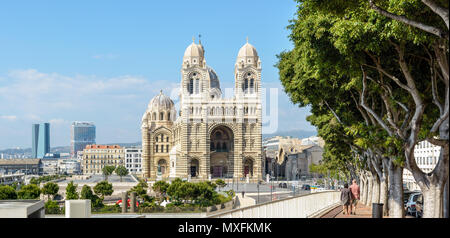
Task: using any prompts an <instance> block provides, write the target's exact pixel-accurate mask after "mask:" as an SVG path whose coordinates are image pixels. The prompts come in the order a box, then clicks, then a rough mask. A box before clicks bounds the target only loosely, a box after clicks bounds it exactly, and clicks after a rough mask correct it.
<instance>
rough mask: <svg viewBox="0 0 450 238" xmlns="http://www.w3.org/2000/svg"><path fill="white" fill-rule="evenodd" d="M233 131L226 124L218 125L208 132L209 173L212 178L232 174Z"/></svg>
mask: <svg viewBox="0 0 450 238" xmlns="http://www.w3.org/2000/svg"><path fill="white" fill-rule="evenodd" d="M233 142H234V136H233V131H232V130H231V129H230V128H229V127H227V126H223V125H221V126H218V127H216V128H214V130H212V132H211V134H210V158H211V160H210V173H211V176H212V177H213V178H223V177H229V176H232V171H231V169H230V163H232V160H233V151H234V143H233Z"/></svg>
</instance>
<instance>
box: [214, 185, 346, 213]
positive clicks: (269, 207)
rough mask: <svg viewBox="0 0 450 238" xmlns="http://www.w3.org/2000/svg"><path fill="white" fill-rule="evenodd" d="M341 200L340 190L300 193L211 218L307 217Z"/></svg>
mask: <svg viewBox="0 0 450 238" xmlns="http://www.w3.org/2000/svg"><path fill="white" fill-rule="evenodd" d="M339 202H340V192H338V191H327V192H317V193H312V194H306V195H298V196H295V197H289V198H285V199H280V200H277V201H271V202H266V203H261V204H257V205H253V206H248V207H243V208H238V209H233V210H231V211H226V212H221V213H218V214H214V215H211V216H207V217H209V218H307V217H314V216H315V215H317V214H319V213H320V212H322V211H324V210H326V209H328V208H331V207H334V206H336V205H337V204H339Z"/></svg>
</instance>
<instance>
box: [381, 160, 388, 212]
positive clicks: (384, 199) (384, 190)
mask: <svg viewBox="0 0 450 238" xmlns="http://www.w3.org/2000/svg"><path fill="white" fill-rule="evenodd" d="M388 171H389V170H388V166H387V162H386V160H385V159H384V160H383V177H382V179H381V183H380V203H383V204H384V205H383V214H384V215H385V216H388V215H389V202H388V194H389V191H388V178H389V177H388V176H389V173H388Z"/></svg>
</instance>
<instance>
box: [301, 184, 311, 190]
mask: <svg viewBox="0 0 450 238" xmlns="http://www.w3.org/2000/svg"><path fill="white" fill-rule="evenodd" d="M302 190H311V186H309V185H308V184H303V186H302Z"/></svg>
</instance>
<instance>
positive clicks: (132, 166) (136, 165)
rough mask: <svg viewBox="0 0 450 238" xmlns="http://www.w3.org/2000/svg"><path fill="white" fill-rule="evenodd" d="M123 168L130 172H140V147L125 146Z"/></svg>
mask: <svg viewBox="0 0 450 238" xmlns="http://www.w3.org/2000/svg"><path fill="white" fill-rule="evenodd" d="M125 168H127V170H128V173H130V174H142V148H141V147H129V148H125Z"/></svg>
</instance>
